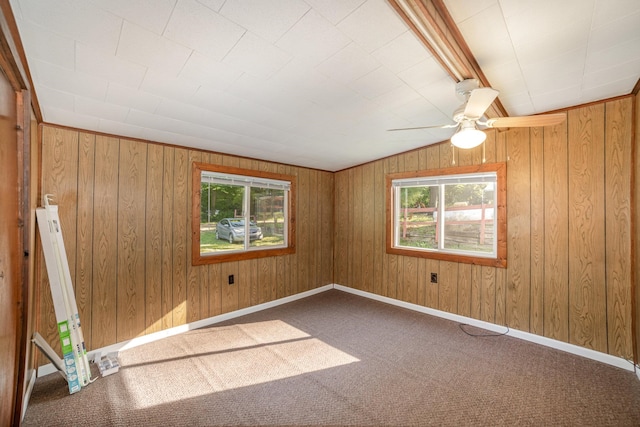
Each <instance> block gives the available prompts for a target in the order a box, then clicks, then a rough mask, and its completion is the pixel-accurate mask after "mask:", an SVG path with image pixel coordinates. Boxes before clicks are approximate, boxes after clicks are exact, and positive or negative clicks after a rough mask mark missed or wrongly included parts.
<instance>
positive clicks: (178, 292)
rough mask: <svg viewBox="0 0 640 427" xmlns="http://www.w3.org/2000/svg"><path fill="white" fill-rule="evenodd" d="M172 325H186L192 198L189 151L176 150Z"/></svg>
mask: <svg viewBox="0 0 640 427" xmlns="http://www.w3.org/2000/svg"><path fill="white" fill-rule="evenodd" d="M173 170H174V173H173V224H172V228H173V282H172V288H173V309H172V314H173V326H178V325H183V324H185V323H186V322H187V262H189V263H190V262H191V260H188V259H187V246H189V244H188V241H187V238H188V236H189V235H190V234H191V233H190V228H188V227H187V221H188V220H189V213H188V212H189V208H188V205H189V204H190V202H191V197H190V195H189V194H188V193H187V181H189V180H190V179H189V176H188V173H187V171H188V170H189V152H188V150H185V149H182V148H176V149H175V151H174V153H173Z"/></svg>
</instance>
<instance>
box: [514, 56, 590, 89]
mask: <svg viewBox="0 0 640 427" xmlns="http://www.w3.org/2000/svg"><path fill="white" fill-rule="evenodd" d="M585 56H586V47H582V48H579V49H576V50H574V51H571V52H567V53H565V54H563V55H560V56H557V57H555V58H551V59H549V60H546V61H541V62H536V63H534V64H529V65H527V66H526V67H523V68H522V74H523V75H524V77H525V79H526V81H527V87H528V89H529V90H530V91H532V92H533V93H536V94H540V93H544V92H551V91H556V90H561V89H563V88H565V87H568V86H573V85H575V84H577V83H578V84H579V83H580V80H581V79H582V76H583V74H584V58H585ZM548 70H554V72H553V73H549V72H548Z"/></svg>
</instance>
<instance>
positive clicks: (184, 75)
mask: <svg viewBox="0 0 640 427" xmlns="http://www.w3.org/2000/svg"><path fill="white" fill-rule="evenodd" d="M240 75H242V70H240V69H239V68H236V67H233V66H231V65H229V64H225V63H222V62H219V61H216V60H214V59H211V58H209V57H208V56H205V55H203V54H201V53H199V52H195V51H194V52H193V53H192V54H191V56H190V57H189V59H188V60H187V63H186V64H185V65H184V67H183V68H182V71H180V74H179V77H180V78H181V79H184V80H187V81H191V82H193V83H194V84H198V85H204V86H208V87H210V88H212V89H225V88H227V87H228V86H229V85H230V84H231V83H233V82H234V81H236V79H237V78H238V77H240Z"/></svg>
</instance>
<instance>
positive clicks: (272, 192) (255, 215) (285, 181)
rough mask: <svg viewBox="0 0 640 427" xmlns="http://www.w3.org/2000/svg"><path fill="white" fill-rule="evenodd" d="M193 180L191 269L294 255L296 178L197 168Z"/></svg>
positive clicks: (224, 169)
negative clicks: (236, 261) (197, 190)
mask: <svg viewBox="0 0 640 427" xmlns="http://www.w3.org/2000/svg"><path fill="white" fill-rule="evenodd" d="M193 176H194V178H193V179H194V188H198V189H199V193H200V194H199V197H194V206H193V209H194V212H198V213H199V215H198V216H195V215H194V223H193V230H194V234H193V235H194V241H193V242H192V247H193V262H194V264H195V265H197V264H203V263H210V262H221V261H228V260H231V259H247V258H255V257H263V256H271V255H279V254H283V253H292V252H293V251H294V248H295V246H294V244H293V243H292V236H294V233H293V229H292V225H291V224H294V223H295V222H294V221H293V220H292V218H293V215H292V212H291V209H290V208H289V207H290V206H291V204H292V199H293V188H294V183H295V177H292V176H288V175H280V174H272V173H266V172H259V171H250V170H244V169H239V168H231V167H222V166H214V165H204V164H200V163H195V164H194V175H193ZM247 254H248V255H247Z"/></svg>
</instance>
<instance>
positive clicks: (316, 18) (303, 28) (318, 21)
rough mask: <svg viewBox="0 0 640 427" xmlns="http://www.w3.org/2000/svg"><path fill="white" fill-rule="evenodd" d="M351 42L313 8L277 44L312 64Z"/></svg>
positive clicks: (317, 62)
mask: <svg viewBox="0 0 640 427" xmlns="http://www.w3.org/2000/svg"><path fill="white" fill-rule="evenodd" d="M349 42H350V40H349V38H348V37H347V36H345V35H344V34H342V33H341V32H340V31H338V30H337V29H336V28H335V27H334V26H332V25H331V24H330V23H329V21H327V20H326V19H324V18H323V17H322V16H320V15H319V14H318V13H317V12H315V11H313V10H311V11H309V12H308V13H307V14H306V15H304V16H303V17H302V19H300V21H298V22H297V23H296V25H294V26H293V27H292V28H291V29H290V30H289V31H288V32H287V33H286V34H285V35H283V36H282V38H281V39H280V40H278V42H277V43H276V46H278V47H280V48H282V49H284V50H285V51H286V52H288V53H290V54H291V55H293V56H295V57H296V58H298V59H302V60H304V61H305V62H307V63H309V64H310V65H316V64H319V63H320V62H322V61H324V60H325V59H327V58H328V57H330V56H331V55H333V54H335V53H336V52H338V51H339V50H340V49H342V48H343V47H345V46H346V45H347V44H349Z"/></svg>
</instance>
